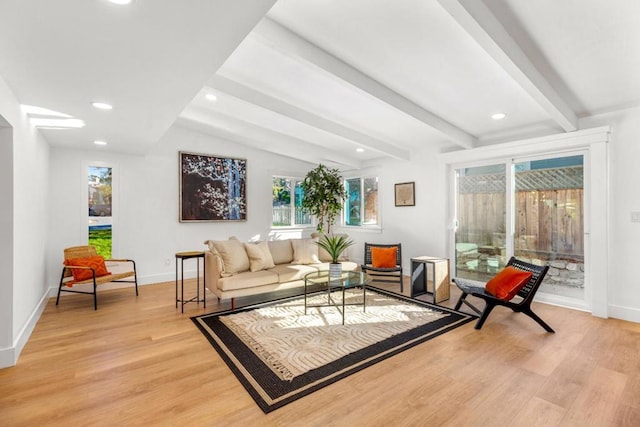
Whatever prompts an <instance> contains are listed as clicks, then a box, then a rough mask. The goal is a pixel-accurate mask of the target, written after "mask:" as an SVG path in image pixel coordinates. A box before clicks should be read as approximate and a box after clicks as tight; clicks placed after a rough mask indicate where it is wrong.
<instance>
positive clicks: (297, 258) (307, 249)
mask: <svg viewBox="0 0 640 427" xmlns="http://www.w3.org/2000/svg"><path fill="white" fill-rule="evenodd" d="M291 246H292V247H293V261H292V262H291V263H292V264H317V263H319V262H320V259H319V258H318V245H316V240H315V239H291Z"/></svg>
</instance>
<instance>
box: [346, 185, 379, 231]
mask: <svg viewBox="0 0 640 427" xmlns="http://www.w3.org/2000/svg"><path fill="white" fill-rule="evenodd" d="M355 179H358V180H359V181H360V194H361V197H360V220H361V221H360V224H359V225H351V224H347V215H348V211H347V203H348V202H349V194H348V191H347V181H350V180H355ZM367 179H374V180H375V182H376V184H377V185H376V192H377V194H378V196H377V199H376V223H375V224H365V223H363V215H364V212H365V202H366V197H365V194H366V193H365V188H364V184H365V181H366V180H367ZM343 182H344V186H345V191H347V197H346V198H345V200H344V203H343V204H342V215H341V222H342V223H341V224H340V225H341V226H343V227H348V228H352V229H361V230H380V229H381V228H382V218H381V210H380V207H381V203H380V177H379V176H378V174H376V173H365V174H357V175H353V176H348V177H344V179H343Z"/></svg>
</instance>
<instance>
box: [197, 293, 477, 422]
mask: <svg viewBox="0 0 640 427" xmlns="http://www.w3.org/2000/svg"><path fill="white" fill-rule="evenodd" d="M362 294H363V293H362V290H361V289H354V290H350V291H347V292H346V294H345V303H346V304H354V305H346V306H345V313H344V325H343V324H342V320H343V319H342V314H341V312H340V311H339V310H338V309H337V308H336V307H333V306H329V307H310V308H308V309H307V313H306V314H305V303H304V297H301V296H295V297H290V298H285V299H282V300H278V301H272V302H268V303H262V304H256V305H252V306H249V307H245V308H242V309H237V310H235V311H223V312H218V313H213V314H207V315H203V316H198V317H194V318H192V320H193V321H194V323H195V324H196V325H197V326H198V328H199V329H200V330H201V331H202V333H203V334H204V335H205V336H206V337H207V339H208V340H209V342H210V343H211V345H212V346H213V347H214V348H215V349H216V350H217V351H218V353H219V354H220V356H221V357H222V359H223V360H224V361H225V362H226V364H227V365H228V366H229V368H230V369H231V370H232V371H233V373H234V374H235V375H236V377H237V378H238V380H240V382H241V383H242V385H243V386H244V387H245V389H246V390H247V391H248V392H249V394H250V395H251V397H253V399H254V400H255V401H256V403H257V404H258V406H260V408H261V409H262V410H263V411H264V412H265V413H267V412H270V411H272V410H274V409H276V408H279V407H281V406H283V405H286V404H287V403H290V402H292V401H294V400H296V399H299V398H301V397H303V396H306V395H308V394H309V393H312V392H314V391H316V390H318V389H320V388H322V387H324V386H326V385H328V384H331V383H333V382H335V381H337V380H340V379H342V378H345V377H346V376H348V375H351V374H353V373H354V372H357V371H359V370H361V369H364V368H366V367H367V366H371V365H372V364H374V363H377V362H379V361H381V360H384V359H386V358H388V357H390V356H393V355H395V354H397V353H399V352H401V351H403V350H406V349H408V348H411V347H413V346H415V345H417V344H420V343H422V342H424V341H427V340H429V339H431V338H434V337H436V336H438V335H441V334H443V333H445V332H448V331H450V330H452V329H455V328H457V327H459V326H462V325H464V324H465V323H467V322H469V321H471V320H473V319H474V317H472V316H470V315H468V314H465V313H461V312H458V311H455V310H451V309H448V308H445V307H440V306H436V305H433V304H430V303H426V302H422V301H418V300H415V299H410V298H405V297H402V296H399V295H397V294H393V293H388V292H385V291H383V290H378V289H376V290H375V291H373V290H370V289H367V292H366V304H365V305H364V307H363V305H362V298H363V296H362ZM332 298H333V299H334V302H337V303H338V304H340V303H341V293H340V292H333V293H332ZM326 301H327V294H326V293H324V292H320V293H315V294H313V295H311V296H309V299H308V301H307V304H309V305H318V304H320V305H321V304H323V303H325V302H326Z"/></svg>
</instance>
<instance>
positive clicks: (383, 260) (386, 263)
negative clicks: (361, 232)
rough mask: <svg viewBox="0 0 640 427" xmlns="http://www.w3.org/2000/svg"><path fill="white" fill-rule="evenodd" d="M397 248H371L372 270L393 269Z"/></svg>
mask: <svg viewBox="0 0 640 427" xmlns="http://www.w3.org/2000/svg"><path fill="white" fill-rule="evenodd" d="M397 254H398V248H396V247H392V248H371V266H372V267H373V268H394V267H395V266H396V256H397Z"/></svg>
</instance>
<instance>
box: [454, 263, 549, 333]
mask: <svg viewBox="0 0 640 427" xmlns="http://www.w3.org/2000/svg"><path fill="white" fill-rule="evenodd" d="M507 266H512V267H515V268H517V269H518V270H523V271H528V272H530V273H532V274H533V276H531V279H529V282H527V284H526V285H525V286H524V288H522V289H521V290H520V291H519V292H518V294H517V295H518V296H519V297H520V298H522V299H521V300H520V299H518V300H517V301H514V299H515V297H514V299H511V300H510V301H504V300H501V299H498V298H496V297H494V296H493V295H491V294H489V293H487V292H486V291H485V288H484V283H482V282H478V281H475V280H468V279H462V278H459V277H456V278H454V279H453V281H454V283H455V284H456V286H458V288H460V290H461V291H462V295H460V299H458V302H457V303H456V306H455V309H456V310H459V309H460V307H461V306H462V304H463V303H464V304H466V305H467V306H469V308H471V309H472V310H473V311H475V312H476V313H477V314H478V315H479V316H480V319H478V322H477V323H476V326H475V328H476V329H481V328H482V325H484V322H485V321H486V320H487V317H489V314H491V311H492V310H493V309H494V308H495V307H496V306H498V305H501V306H504V307H508V308H510V309H511V310H513V311H514V312H516V313H524V314H526V315H527V316H529V317H530V318H532V319H533V320H535V321H536V322H538V324H539V325H540V326H542V327H543V328H544V330H545V331H547V332H551V333H555V331H554V330H553V329H551V326H549V325H547V324H546V323H545V322H544V321H543V320H542V319H541V318H540V317H538V315H536V314H535V313H534V312H533V310H531V303H532V302H533V298H534V296H535V294H536V292H537V291H538V288H539V287H540V285H541V284H542V280H543V279H544V276H545V275H546V274H547V271H548V270H549V266H548V265H546V266H541V265H534V264H530V263H528V262H524V261H521V260H519V259H517V258H515V257H512V258H511V259H510V260H509V262H508V263H507ZM468 295H473V296H474V297H478V298H481V299H483V300H484V301H485V302H486V305H485V308H484V310H483V311H480V310H479V309H478V308H477V307H475V306H474V305H472V304H471V303H470V302H469V301H467V296H468Z"/></svg>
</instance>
